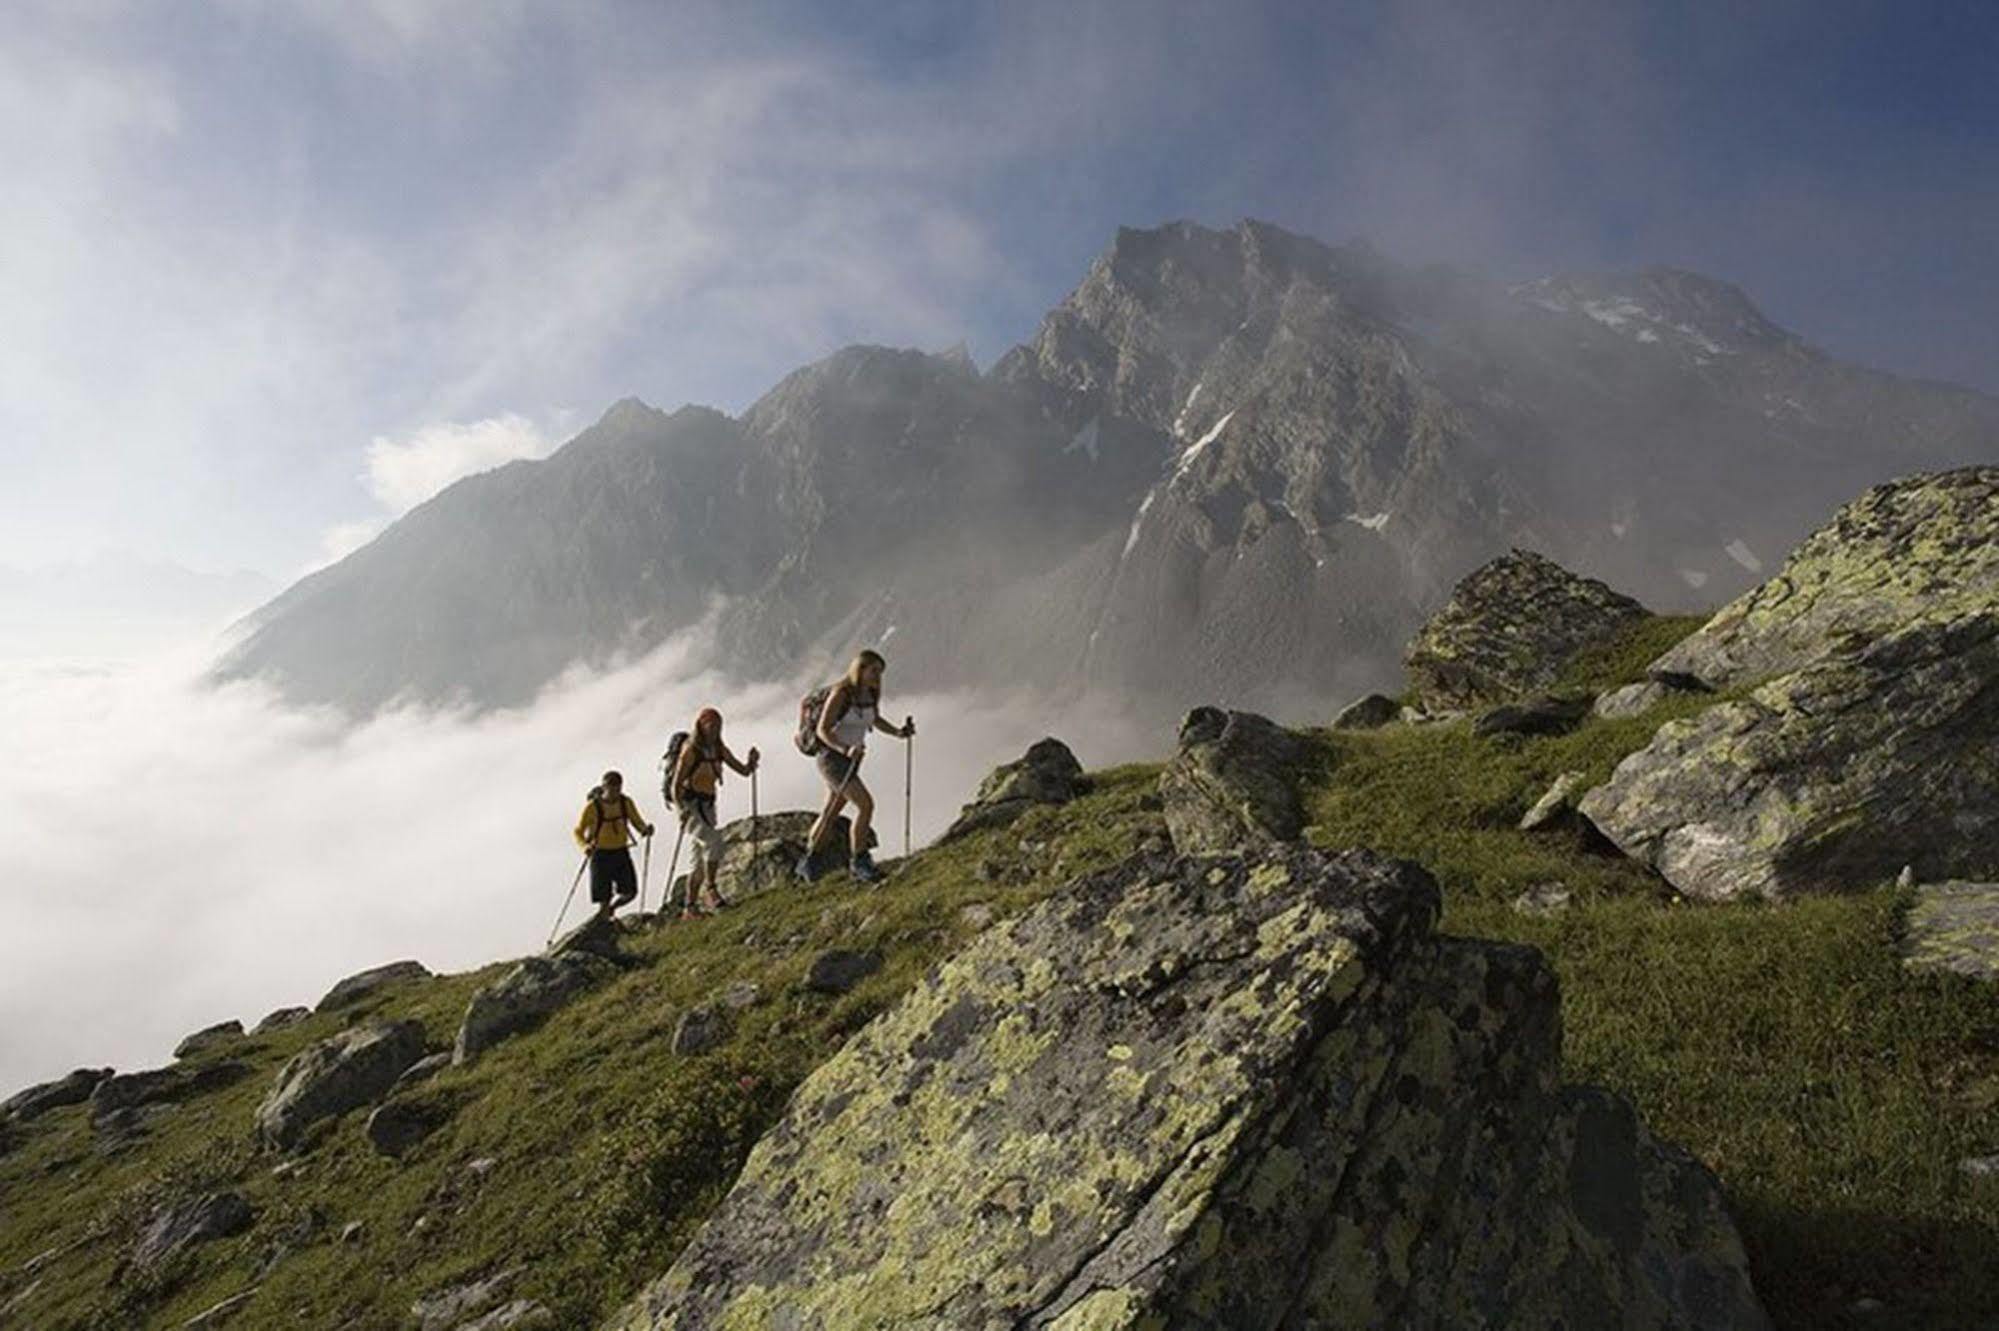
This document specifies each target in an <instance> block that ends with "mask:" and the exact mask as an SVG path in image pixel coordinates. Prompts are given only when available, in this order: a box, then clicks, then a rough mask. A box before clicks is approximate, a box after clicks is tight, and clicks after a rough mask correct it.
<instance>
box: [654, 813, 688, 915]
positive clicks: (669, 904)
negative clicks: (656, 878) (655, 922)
mask: <svg viewBox="0 0 1999 1331" xmlns="http://www.w3.org/2000/svg"><path fill="white" fill-rule="evenodd" d="M686 839H687V823H686V822H685V821H684V820H683V821H682V822H681V824H680V831H679V832H677V833H675V834H674V838H673V858H672V859H671V860H669V861H668V862H667V866H666V904H665V905H663V906H661V907H660V914H662V915H664V914H665V913H666V912H667V911H670V910H672V909H673V878H674V875H675V874H677V873H678V872H680V843H681V842H682V841H684V840H686ZM683 909H684V907H683Z"/></svg>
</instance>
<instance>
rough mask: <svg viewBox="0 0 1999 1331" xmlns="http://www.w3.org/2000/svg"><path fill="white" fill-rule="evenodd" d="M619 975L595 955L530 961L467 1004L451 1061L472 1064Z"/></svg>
mask: <svg viewBox="0 0 1999 1331" xmlns="http://www.w3.org/2000/svg"><path fill="white" fill-rule="evenodd" d="M617 973H618V968H617V967H616V966H614V965H612V964H611V963H610V962H608V961H606V960H604V959H603V958H602V957H600V956H597V955H595V954H593V953H589V952H565V953H563V954H562V955H561V956H559V957H528V958H526V959H525V960H523V961H522V962H521V963H520V964H519V965H518V966H515V967H514V968H513V969H512V970H510V971H508V972H507V973H506V974H505V975H503V976H501V977H500V978H499V979H498V980H495V981H494V982H493V983H491V984H489V985H487V986H485V987H484V988H482V989H480V990H479V991H478V992H476V993H474V994H473V995H472V1001H471V1002H470V1003H468V1004H466V1005H465V1018H464V1020H463V1021H461V1022H459V1024H458V1039H457V1041H456V1042H455V1043H454V1044H453V1046H452V1051H451V1061H452V1062H453V1063H459V1064H463V1063H469V1062H471V1061H472V1060H473V1059H475V1058H477V1057H478V1056H479V1055H480V1054H482V1053H484V1052H485V1051H486V1050H488V1049H490V1048H492V1047H493V1046H494V1045H496V1044H498V1043H499V1042H500V1041H502V1040H504V1039H506V1038H507V1037H508V1036H510V1035H513V1034H515V1033H516V1032H519V1031H524V1030H527V1029H528V1028H529V1027H531V1026H535V1025H538V1024H539V1023H540V1022H541V1021H542V1019H543V1018H545V1017H547V1016H548V1014H549V1013H551V1012H554V1011H555V1010H556V1009H557V1008H560V1007H562V1006H563V1005H564V1004H566V1003H568V1002H569V1001H570V1000H571V999H573V998H575V997H576V996H577V995H578V994H581V993H582V992H583V991H584V990H586V989H588V988H590V987H591V986H593V985H596V984H600V983H602V982H603V981H605V980H608V979H610V978H611V977H613V976H615V975H616V974H617Z"/></svg>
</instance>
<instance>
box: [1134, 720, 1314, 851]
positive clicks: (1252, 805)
mask: <svg viewBox="0 0 1999 1331" xmlns="http://www.w3.org/2000/svg"><path fill="white" fill-rule="evenodd" d="M1304 756H1305V744H1304V741H1302V740H1300V739H1299V738H1298V737H1297V736H1296V735H1294V734H1292V733H1291V732H1290V731H1288V730H1285V729H1284V728H1283V727H1282V726H1279V725H1277V724H1276V723H1275V722H1272V721H1271V720H1269V719H1268V718H1266V717H1261V716H1258V715H1256V713H1254V712H1225V711H1223V710H1222V709H1221V708H1219V707H1196V708H1195V709H1194V710H1193V711H1191V712H1189V713H1187V716H1186V719H1185V720H1183V721H1182V722H1181V723H1180V749H1179V752H1178V753H1176V754H1174V755H1173V760H1172V761H1171V762H1169V763H1167V764H1166V767H1165V770H1164V771H1162V772H1160V774H1159V798H1160V803H1161V805H1162V807H1163V809H1164V812H1165V815H1166V830H1167V833H1168V835H1170V836H1171V837H1172V838H1173V845H1174V847H1175V848H1176V849H1178V850H1179V851H1180V852H1181V853H1183V854H1195V853H1199V852H1202V851H1211V850H1229V849H1232V848H1234V847H1237V846H1242V845H1259V844H1265V843H1268V842H1272V841H1289V840H1293V839H1295V838H1296V837H1297V836H1298V835H1299V834H1300V833H1301V832H1303V831H1304V828H1305V809H1304V806H1303V805H1302V804H1301V803H1299V800H1298V790H1297V782H1296V780H1295V775H1294V773H1295V769H1296V768H1297V766H1298V764H1299V763H1300V762H1301V761H1302V760H1303V758H1304Z"/></svg>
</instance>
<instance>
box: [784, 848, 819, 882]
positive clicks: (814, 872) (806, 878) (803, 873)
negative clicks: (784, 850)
mask: <svg viewBox="0 0 1999 1331" xmlns="http://www.w3.org/2000/svg"><path fill="white" fill-rule="evenodd" d="M791 871H792V872H793V873H795V874H797V875H798V878H799V881H800V882H805V883H813V882H817V881H818V880H819V870H818V869H817V868H815V867H814V866H813V863H812V857H811V856H810V855H800V856H799V857H798V863H797V864H794V865H793V866H791Z"/></svg>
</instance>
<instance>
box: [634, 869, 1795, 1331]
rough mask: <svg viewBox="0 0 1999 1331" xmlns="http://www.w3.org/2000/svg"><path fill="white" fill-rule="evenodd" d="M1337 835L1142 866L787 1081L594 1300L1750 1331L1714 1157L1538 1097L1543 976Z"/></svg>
mask: <svg viewBox="0 0 1999 1331" xmlns="http://www.w3.org/2000/svg"><path fill="white" fill-rule="evenodd" d="M1438 908H1439V895H1438V892H1437V889H1436V886H1435V884H1434V883H1432V882H1431V881H1430V879H1429V878H1428V876H1427V875H1425V874H1424V873H1423V872H1422V870H1420V869H1418V868H1416V867H1415V866H1413V865H1409V864H1404V863H1398V862H1395V861H1391V860H1386V859H1383V858H1380V857H1377V856H1374V855H1371V854H1369V853H1366V852H1358V851H1356V852H1348V853H1345V854H1341V855H1329V854H1325V853H1321V852H1317V851H1312V850H1308V849H1305V848H1303V847H1283V848H1272V849H1266V850H1264V851H1261V852H1258V853H1255V854H1249V855H1229V856H1213V857H1192V858H1180V859H1173V858H1170V857H1166V856H1155V857H1149V858H1139V859H1134V860H1132V861H1128V862H1127V863H1125V864H1124V865H1122V866H1119V867H1117V868H1114V869H1111V870H1108V871H1105V872H1103V873H1101V874H1097V875H1095V876H1093V877H1090V878H1087V879H1084V880H1082V881H1081V882H1079V883H1077V884H1076V885H1074V886H1073V888H1072V889H1071V890H1070V891H1068V892H1065V893H1062V894H1058V895H1057V896H1055V897H1052V898H1050V899H1049V900H1047V901H1045V902H1044V903H1043V904H1041V905H1040V906H1038V907H1036V908H1035V909H1034V910H1032V911H1030V912H1029V913H1028V914H1026V915H1024V916H1022V917H1020V918H1019V919H1017V920H1014V921H1012V922H1010V923H1008V924H1006V925H1002V926H1000V927H997V928H994V929H991V930H989V931H987V932H986V933H985V934H983V935H981V936H980V937H979V938H978V939H977V940H976V941H975V942H973V943H972V944H971V945H970V946H969V947H968V948H967V949H966V950H965V951H963V952H961V953H960V954H959V955H958V956H957V957H955V958H953V959H952V960H951V961H949V962H947V963H946V964H945V965H943V966H942V967H940V968H938V969H937V970H936V971H934V972H933V973H932V974H931V975H930V976H929V977H928V978H927V979H925V980H924V981H923V982H922V983H921V984H920V985H919V986H918V987H917V989H916V990H915V991H914V992H913V993H911V995H910V996H909V997H908V998H906V999H905V1000H904V1001H903V1002H902V1003H901V1004H900V1005H899V1006H897V1007H896V1008H894V1009H893V1010H891V1011H890V1012H889V1013H887V1014H886V1015H884V1016H883V1017H881V1018H879V1019H877V1020H876V1021H875V1022H873V1023H871V1024H870V1025H869V1026H867V1027H866V1028H865V1029H863V1030H862V1031H861V1032H860V1034H858V1035H857V1036H855V1037H854V1038H853V1039H852V1040H850V1041H849V1042H848V1044H847V1045H846V1047H845V1048H843V1049H842V1050H841V1051H840V1052H839V1053H838V1054H836V1055H835V1056H834V1057H833V1058H831V1059H830V1060H828V1061H827V1062H826V1063H825V1064H824V1065H822V1066H821V1067H820V1068H819V1070H818V1071H817V1072H815V1073H814V1074H813V1075H812V1076H811V1077H810V1078H808V1079H807V1081H806V1082H805V1083H804V1084H803V1085H802V1086H801V1087H799V1089H798V1090H797V1091H796V1092H795V1093H794V1094H793V1096H792V1098H791V1102H790V1106H789V1108H788V1110H787V1112H786V1114H785V1117H784V1118H783V1119H782V1120H781V1121H780V1122H779V1123H778V1124H777V1125H776V1126H775V1127H773V1128H772V1129H771V1130H770V1131H769V1132H768V1133H766V1134H765V1136H764V1137H763V1139H762V1140H761V1141H760V1142H759V1143H758V1144H757V1146H756V1148H755V1150H754V1152H753V1153H752V1154H751V1156H750V1159H749V1162H748V1164H747V1166H746V1167H745V1169H744V1171H743V1173H742V1176H741V1177H740V1179H739V1180H738V1181H737V1183H736V1185H735V1187H734V1189H733V1190H732V1191H731V1192H730V1193H729V1195H728V1196H727V1197H726V1198H725V1199H724V1200H723V1202H722V1203H721V1205H720V1206H719V1207H718V1208H717V1210H716V1212H715V1213H714V1215H713V1216H712V1217H711V1219H710V1220H709V1222H708V1224H707V1225H706V1227H705V1228H704V1229H702V1231H701V1232H700V1233H699V1234H697V1235H696V1237H695V1238H694V1240H693V1241H692V1242H691V1243H690V1244H689V1245H688V1246H687V1247H686V1248H685V1249H684V1250H683V1251H682V1252H681V1254H680V1256H679V1258H678V1259H677V1260H676V1261H675V1262H674V1264H673V1266H672V1267H671V1269H669V1270H668V1271H667V1272H666V1273H665V1275H664V1276H662V1277H661V1278H660V1279H658V1280H657V1281H655V1282H654V1283H653V1284H652V1285H651V1286H650V1287H649V1288H648V1289H647V1290H645V1291H644V1292H643V1293H642V1294H641V1296H640V1297H639V1298H638V1299H637V1300H636V1301H635V1302H633V1303H632V1304H631V1305H629V1306H628V1307H627V1308H626V1309H625V1310H624V1312H623V1313H622V1314H621V1315H620V1316H618V1317H617V1318H616V1319H614V1321H613V1323H612V1325H614V1326H615V1327H618V1328H621V1329H622V1331H635V1329H637V1328H663V1327H681V1328H692V1327H706V1326H765V1325H783V1326H786V1327H789V1328H793V1331H831V1329H832V1328H838V1327H849V1326H862V1325H868V1326H908V1327H940V1328H941V1327H992V1326H1042V1327H1067V1328H1075V1329H1076V1331H1081V1329H1083V1328H1090V1329H1091V1331H1109V1329H1111V1328H1138V1327H1173V1328H1176V1329H1180V1331H1221V1329H1222V1328H1238V1327H1251V1326H1279V1325H1283V1326H1328V1327H1330V1326H1343V1327H1345V1326H1351V1327H1361V1326H1428V1327H1452V1328H1480V1327H1513V1328H1519V1327H1555V1326H1567V1327H1576V1328H1581V1327H1602V1326H1616V1327H1622V1328H1631V1329H1638V1331H1652V1329H1654V1328H1669V1327H1670V1328H1688V1329H1689V1331H1691V1329H1692V1328H1701V1329H1702V1331H1717V1329H1720V1328H1762V1327H1765V1326H1766V1325H1767V1322H1766V1319H1765V1318H1764V1316H1763V1314H1762V1312H1761V1310H1760V1308H1759V1307H1758V1304H1757V1300H1756V1296H1755V1294H1754V1292H1753V1290H1752V1289H1751V1286H1750V1282H1749V1278H1748V1274H1747V1271H1746V1266H1745V1258H1744V1254H1743V1250H1742V1246H1741V1243H1740V1241H1739V1240H1738V1238H1737V1236H1736V1233H1735V1230H1734V1226H1733V1224H1732V1222H1731V1221H1730V1218H1729V1216H1728V1214H1727V1211H1726V1210H1725V1209H1724V1206H1723V1203H1722V1197H1721V1193H1720V1189H1719V1188H1718V1186H1717V1185H1716V1183H1715V1181H1714V1179H1713V1177H1712V1176H1711V1175H1710V1174H1709V1173H1708V1172H1707V1171H1706V1170H1705V1169H1704V1168H1702V1167H1701V1166H1700V1165H1699V1164H1698V1163H1697V1162H1696V1161H1694V1160H1693V1159H1691V1158H1690V1157H1688V1156H1687V1155H1685V1154H1684V1153H1683V1152H1681V1151H1679V1150H1677V1149H1675V1148H1673V1147H1671V1146H1668V1145H1665V1144H1663V1143H1661V1142H1659V1141H1657V1140H1656V1139H1654V1138H1653V1137H1652V1136H1651V1135H1650V1134H1649V1133H1648V1132H1647V1131H1646V1130H1645V1128H1644V1126H1643V1125H1642V1124H1640V1123H1639V1122H1638V1120H1637V1118H1636V1116H1635V1115H1634V1114H1633V1112H1632V1110H1631V1109H1630V1107H1629V1106H1628V1105H1626V1104H1625V1103H1624V1102H1623V1101H1621V1100H1619V1099H1617V1098H1616V1097H1614V1096H1612V1095H1609V1094H1607V1093H1605V1092H1602V1091H1595V1090H1585V1089H1578V1088H1564V1087H1562V1086H1560V1084H1559V1081H1558V1076H1557V1070H1558V1066H1559V1061H1560V1019H1559V1011H1558V1003H1557V998H1556V990H1555V982H1554V977H1553V975H1552V974H1551V973H1550V971H1549V969H1548V967H1547V966H1546V964H1545V963H1544V962H1543V961H1542V959H1541V957H1540V955H1539V954H1538V953H1536V952H1534V951H1532V950H1531V949H1528V948H1523V947H1519V946H1514V945H1506V944H1498V943H1487V942H1478V941H1473V940H1467V939H1456V938H1442V937H1438V936H1437V935H1436V934H1435V933H1433V931H1432V926H1433V924H1434V921H1435V918H1436V915H1437V911H1438Z"/></svg>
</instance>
